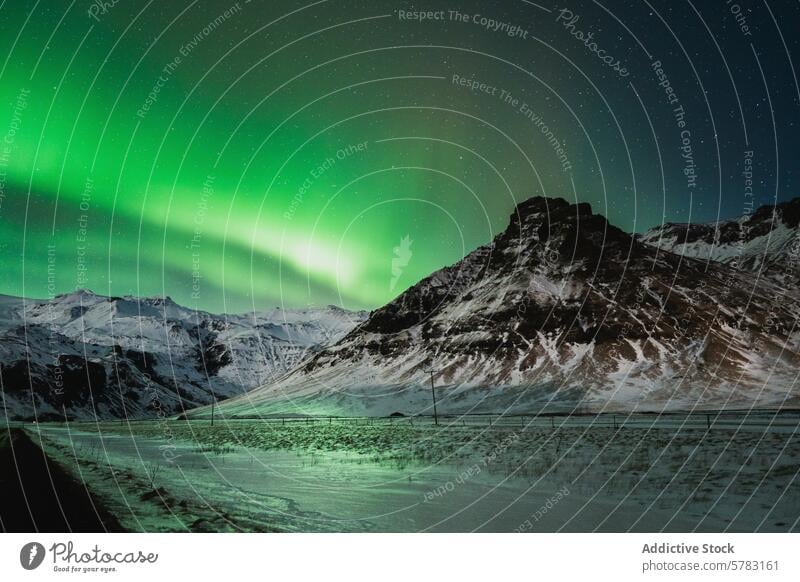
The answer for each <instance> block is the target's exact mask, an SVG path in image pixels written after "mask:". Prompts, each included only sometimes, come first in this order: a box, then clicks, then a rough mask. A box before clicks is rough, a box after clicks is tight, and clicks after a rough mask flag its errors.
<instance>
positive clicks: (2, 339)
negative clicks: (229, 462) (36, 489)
mask: <svg viewBox="0 0 800 582" xmlns="http://www.w3.org/2000/svg"><path fill="white" fill-rule="evenodd" d="M366 316H367V313H366V312H350V311H346V310H343V309H339V308H337V307H326V308H323V309H306V310H282V309H277V308H276V309H273V310H271V311H266V312H263V313H256V314H247V315H212V314H210V313H206V312H203V311H195V310H193V309H189V308H186V307H181V306H180V305H178V304H176V303H175V302H174V301H172V300H171V299H169V298H168V297H166V298H162V297H153V298H142V299H138V298H135V297H104V296H101V295H95V294H93V293H91V292H89V291H78V292H76V293H72V294H68V295H59V296H57V297H55V298H54V299H52V300H49V301H47V300H31V299H28V300H23V299H21V298H18V297H8V296H0V365H1V366H2V369H1V372H2V373H0V377H2V397H3V400H2V402H0V406H3V407H4V410H5V413H4V412H3V411H2V410H0V418H2V417H4V416H6V415H7V416H8V417H9V418H26V419H31V418H39V419H63V418H64V411H66V414H67V417H68V418H69V419H89V418H95V417H99V418H118V417H133V418H139V417H146V416H157V415H162V414H164V415H172V414H176V413H179V412H182V411H183V410H185V409H190V408H194V407H197V406H201V405H203V404H208V403H209V402H211V397H212V394H213V395H215V396H216V397H217V398H218V399H224V398H227V397H230V396H234V395H237V394H242V393H244V392H246V391H247V390H249V389H251V388H254V387H256V386H259V385H262V384H264V383H267V382H269V381H271V380H273V379H277V378H279V377H281V376H283V375H284V374H285V373H286V372H287V371H289V370H291V369H292V368H293V367H294V366H295V365H297V364H298V363H299V362H301V361H302V360H303V359H305V358H307V357H309V356H310V355H311V354H313V353H314V352H315V351H317V350H319V349H320V348H321V347H322V345H325V344H330V343H334V342H335V341H336V340H338V339H340V338H341V337H342V336H344V335H345V334H346V333H347V332H348V331H350V330H351V329H352V328H353V327H354V326H355V325H357V324H359V323H361V322H363V321H364V319H365V318H366Z"/></svg>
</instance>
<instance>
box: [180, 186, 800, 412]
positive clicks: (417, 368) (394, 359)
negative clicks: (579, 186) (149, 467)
mask: <svg viewBox="0 0 800 582" xmlns="http://www.w3.org/2000/svg"><path fill="white" fill-rule="evenodd" d="M798 221H800V201H798V200H794V201H792V202H790V203H787V204H782V205H779V206H778V207H777V208H775V209H773V208H772V207H767V208H761V209H758V210H757V211H756V212H754V213H753V214H752V215H751V216H749V217H746V218H742V219H738V220H731V221H726V222H722V223H719V224H712V225H678V224H667V225H664V226H663V227H661V228H659V229H653V230H651V231H649V232H648V233H646V234H645V235H642V236H637V235H631V234H628V233H626V232H623V231H622V230H620V229H619V228H616V227H614V226H613V225H611V224H609V223H608V221H607V220H606V219H605V218H604V217H603V216H600V215H597V214H594V213H593V212H592V209H591V207H590V206H589V205H588V204H570V203H568V202H567V201H565V200H562V199H554V198H542V197H536V198H532V199H530V200H527V201H525V202H522V203H521V204H519V205H518V206H517V208H516V210H515V211H514V213H513V214H512V215H511V217H510V224H509V226H508V228H507V229H506V230H505V232H503V233H501V234H499V235H498V236H497V237H496V238H495V239H494V240H493V241H492V242H491V243H490V244H488V245H486V246H483V247H481V248H478V249H477V250H475V251H474V252H472V253H470V254H469V255H468V256H466V257H465V258H464V259H463V260H461V261H459V262H458V263H456V264H455V265H453V266H450V267H447V268H444V269H442V270H440V271H437V272H435V273H434V274H432V275H431V276H429V277H427V278H425V279H423V280H422V281H420V282H419V283H417V284H416V285H414V286H413V287H411V288H410V289H408V290H407V291H406V292H404V293H403V294H401V295H400V296H399V297H397V298H396V299H395V300H394V301H392V302H391V303H389V304H387V305H385V306H384V307H382V308H380V309H377V310H376V311H374V312H372V313H371V314H370V316H369V318H368V319H367V320H366V322H365V323H364V324H363V325H360V326H358V327H357V328H354V329H353V330H352V331H350V332H349V333H348V334H347V335H346V336H345V337H343V338H342V339H340V340H339V341H338V342H337V343H335V344H333V345H331V346H329V347H326V348H325V349H323V350H321V351H319V352H318V353H316V354H315V355H313V356H312V357H310V358H309V359H308V360H306V361H304V362H303V363H302V365H301V366H300V367H298V368H296V369H295V370H293V371H291V372H289V373H288V374H286V375H285V376H284V377H282V378H280V379H278V380H277V381H270V382H268V383H266V384H265V385H263V386H261V387H260V388H257V389H255V390H253V391H251V392H249V393H247V394H245V395H242V396H239V397H235V398H232V399H230V400H228V401H226V402H225V403H223V404H222V405H221V406H220V407H219V410H220V412H222V413H223V414H225V415H227V416H236V415H244V416H249V415H253V414H265V415H266V414H286V413H299V414H369V415H384V414H391V413H394V412H399V413H404V414H417V413H424V414H430V413H431V410H432V407H431V389H430V384H429V382H430V370H434V373H433V379H434V381H435V383H436V385H437V389H436V390H437V394H438V400H439V403H438V408H439V412H443V411H445V412H459V413H462V412H492V413H497V412H503V411H509V412H536V411H542V410H545V411H546V410H552V411H556V410H575V409H579V410H584V411H586V410H596V411H599V410H634V409H636V410H654V411H655V410H662V409H691V408H695V407H700V408H724V407H730V408H743V407H750V406H770V407H774V406H790V405H791V406H797V405H798V396H799V395H800V391H798V388H797V385H796V383H795V377H796V375H797V370H798V369H800V368H799V367H798V366H799V365H800V357H798V347H800V332H798V330H797V329H796V327H795V322H796V320H797V317H798V315H800V309H798V298H800V297H799V296H798V287H797V285H796V281H797V280H798V279H797V275H796V274H797V271H796V268H795V261H794V253H795V249H796V248H797V246H798V244H800V231H799V230H798ZM766 275H768V276H766ZM789 283H791V284H789ZM207 414H208V410H207V409H199V410H197V411H194V412H193V415H195V416H204V415H207Z"/></svg>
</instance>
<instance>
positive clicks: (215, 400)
mask: <svg viewBox="0 0 800 582" xmlns="http://www.w3.org/2000/svg"><path fill="white" fill-rule="evenodd" d="M216 403H217V399H216V398H214V394H213V393H212V394H211V426H214V405H215V404H216Z"/></svg>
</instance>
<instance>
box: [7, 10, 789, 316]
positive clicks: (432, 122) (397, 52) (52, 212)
mask: <svg viewBox="0 0 800 582" xmlns="http://www.w3.org/2000/svg"><path fill="white" fill-rule="evenodd" d="M420 10H424V11H430V13H428V14H426V16H427V17H429V18H426V19H424V20H422V21H420V20H419V17H418V15H417V14H415V12H418V11H420ZM798 25H800V4H798V3H796V2H769V3H764V2H757V1H755V0H754V1H746V0H742V1H741V2H739V3H736V2H725V1H724V0H720V1H714V2H684V1H680V0H679V1H673V0H670V1H661V2H648V1H646V0H644V1H642V2H638V1H637V2H621V1H615V2H614V3H610V2H604V3H602V4H601V3H599V2H588V1H583V2H572V3H568V4H555V3H553V2H552V1H551V0H541V1H537V2H536V3H533V2H528V1H525V0H504V1H502V2H468V1H467V2H446V1H442V2H419V3H417V4H412V3H405V2H379V1H370V2H366V1H364V2H341V1H333V0H331V1H324V0H323V1H319V2H311V3H308V4H303V3H300V2H287V1H275V0H268V1H266V0H265V1H263V2H261V1H259V0H251V1H249V2H248V1H245V0H240V2H238V3H235V2H230V3H229V2H226V1H225V0H220V1H218V2H210V1H207V2H200V1H197V2H186V1H169V2H166V1H162V2H155V1H151V2H134V1H132V0H117V2H116V3H114V2H113V1H107V2H105V3H102V2H88V1H87V0H75V1H74V2H67V1H64V2H49V1H48V2H45V1H39V2H23V1H19V0H15V1H14V2H8V1H5V2H2V3H0V103H2V113H0V248H2V257H3V263H2V267H3V269H2V271H3V273H2V276H1V277H0V293H4V294H12V295H23V296H27V297H48V296H52V295H53V294H57V293H65V292H71V291H74V290H75V289H76V288H88V289H91V290H93V291H95V292H97V293H102V294H106V295H127V294H132V295H138V296H147V295H169V296H171V297H172V298H173V299H174V300H176V301H178V302H179V303H182V304H185V305H187V306H191V307H197V308H200V309H206V310H211V311H217V312H221V311H225V312H243V311H249V310H262V309H266V308H269V307H272V306H275V305H283V306H286V307H304V306H314V305H316V306H319V305H325V304H337V305H342V306H344V307H348V308H374V307H377V306H380V305H382V304H383V303H385V302H387V301H388V300H390V299H392V298H393V297H394V296H396V295H397V294H398V293H400V292H402V291H403V290H404V289H406V288H407V287H409V286H410V285H412V284H414V283H415V282H416V281H418V280H419V279H420V278H422V277H424V276H426V275H428V274H430V273H431V272H432V271H434V270H436V269H438V268H440V267H442V266H445V265H448V264H452V263H454V262H455V261H457V260H459V259H460V258H461V257H463V256H464V255H465V254H467V253H468V252H470V251H471V250H473V249H475V248H476V247H477V246H480V245H482V244H485V243H487V242H488V241H490V240H491V239H492V237H493V236H494V235H495V234H496V233H497V232H498V231H501V230H503V229H504V228H505V227H506V225H507V222H508V216H509V214H510V213H511V211H512V209H513V208H514V206H515V204H516V203H517V202H519V201H521V200H524V199H526V198H529V197H530V196H534V195H542V194H543V195H546V196H560V197H563V198H567V199H569V200H576V199H577V200H578V201H585V202H590V203H591V204H592V206H593V207H594V209H595V211H596V212H600V213H603V214H605V215H607V216H608V217H609V219H610V220H611V221H612V222H613V223H614V224H616V225H618V226H620V227H622V228H624V229H627V230H635V231H642V230H645V229H647V228H649V227H652V226H654V225H657V224H660V223H661V222H662V221H691V222H707V221H713V220H717V219H720V218H730V217H734V216H738V215H741V214H744V213H747V212H750V211H752V210H753V209H754V208H757V207H759V206H761V205H764V204H772V203H774V202H775V201H781V200H787V199H791V198H793V197H795V196H796V195H798V192H797V186H798V185H797V175H796V169H795V168H796V164H797V153H798V151H800V148H799V147H798V146H799V145H800V144H799V143H798V140H799V139H800V138H798V127H797V126H796V122H797V120H798V118H799V116H800V102H799V101H798V98H799V97H800V91H799V90H798V81H797V78H796V76H795V73H794V67H793V63H796V62H800V47H798V41H797V30H798V28H799V26H798Z"/></svg>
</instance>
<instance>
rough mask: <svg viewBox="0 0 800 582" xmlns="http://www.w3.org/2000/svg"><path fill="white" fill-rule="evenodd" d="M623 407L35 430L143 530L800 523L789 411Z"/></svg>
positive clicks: (673, 527) (797, 451) (799, 456)
mask: <svg viewBox="0 0 800 582" xmlns="http://www.w3.org/2000/svg"><path fill="white" fill-rule="evenodd" d="M765 418H766V417H765ZM624 420H625V419H624V418H622V417H620V419H619V426H618V427H617V428H614V426H597V425H596V424H595V425H593V423H591V422H583V423H580V424H573V425H569V426H568V425H567V422H565V421H564V419H553V420H550V419H539V420H537V421H536V422H534V423H532V424H531V425H530V426H524V425H523V424H522V423H519V424H517V425H515V424H514V423H508V424H499V425H498V424H497V423H495V424H494V425H493V426H491V427H489V426H488V424H487V425H486V426H480V425H473V426H470V425H467V426H460V425H452V426H449V427H440V428H438V429H437V428H434V427H433V426H431V424H430V423H427V424H425V423H422V424H421V423H420V422H419V420H417V421H416V423H415V424H414V425H412V424H411V421H410V420H409V419H399V420H396V421H393V422H392V423H389V422H383V423H374V424H371V423H370V421H367V420H361V421H359V422H354V421H347V422H338V423H337V422H335V421H333V422H331V424H325V423H320V422H317V423H311V424H306V423H305V422H304V421H295V422H290V423H287V424H286V425H284V424H281V423H275V422H273V423H265V422H256V421H230V422H224V423H220V422H217V423H216V424H215V426H213V427H211V426H210V425H209V423H208V422H206V421H203V422H199V421H198V422H173V421H163V422H159V421H153V422H144V423H135V424H132V425H128V424H123V423H106V424H101V425H93V424H80V425H72V426H63V425H41V426H40V427H39V428H38V429H31V431H32V437H33V438H34V440H35V441H36V442H39V438H40V437H41V442H42V446H43V448H44V449H45V450H46V451H47V452H48V453H49V454H50V455H51V456H52V457H53V458H55V459H58V460H59V462H61V463H63V464H64V465H65V466H66V468H67V469H68V470H70V471H71V472H72V473H73V474H74V475H75V476H76V477H77V478H79V479H82V480H83V481H84V482H85V483H86V484H87V486H88V487H89V488H90V489H91V490H92V491H93V492H94V493H95V494H96V495H97V496H98V497H99V498H101V499H102V500H103V502H104V503H105V504H106V505H107V506H108V507H109V508H110V509H111V510H112V512H113V513H114V515H115V516H117V517H118V519H119V520H120V521H121V522H122V523H123V525H124V526H125V527H127V528H128V529H131V530H137V531H140V530H144V531H175V530H178V531H185V530H191V531H241V530H244V531H595V530H597V531H627V530H633V531H658V530H667V531H690V530H699V531H722V530H730V531H790V530H795V531H796V530H797V529H798V527H799V526H798V519H799V518H800V494H799V493H800V483H799V482H798V481H800V479H798V467H799V466H800V448H798V446H797V445H798V443H797V436H796V429H797V426H798V425H797V419H796V417H788V420H787V417H784V418H781V419H778V420H769V418H768V419H767V421H766V422H762V421H759V422H751V420H752V419H748V422H747V424H746V425H742V424H741V422H737V419H736V418H734V417H730V416H729V417H726V419H725V421H724V422H720V423H719V424H715V425H713V426H712V429H711V430H710V431H707V430H706V428H705V427H703V426H697V423H694V424H691V425H687V424H684V423H683V422H682V421H681V420H680V419H674V418H672V419H669V420H668V421H664V422H663V423H660V422H659V421H658V420H656V421H655V423H654V422H653V420H652V419H651V420H650V421H648V422H647V423H643V422H642V418H638V419H629V423H628V424H624ZM762 420H763V419H762ZM617 422H618V421H617V420H616V419H615V420H614V423H617ZM551 423H552V425H551ZM776 423H779V424H780V426H777V424H776Z"/></svg>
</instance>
